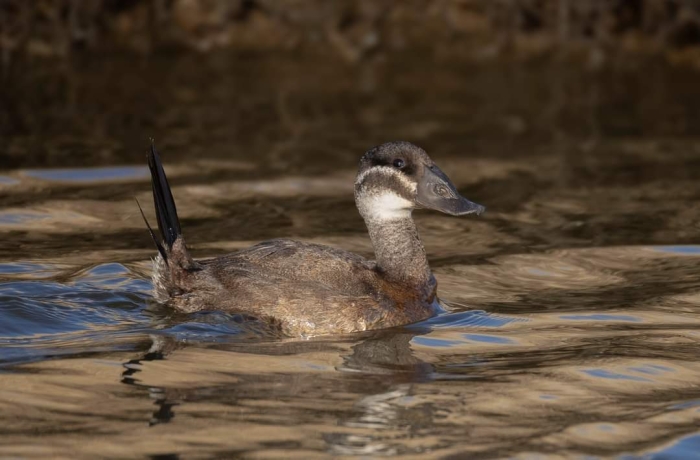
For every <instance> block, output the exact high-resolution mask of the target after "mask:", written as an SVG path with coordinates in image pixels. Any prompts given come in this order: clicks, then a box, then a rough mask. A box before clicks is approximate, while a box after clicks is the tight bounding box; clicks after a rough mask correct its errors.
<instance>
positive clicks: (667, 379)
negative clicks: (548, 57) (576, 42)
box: [0, 55, 700, 459]
mask: <svg viewBox="0 0 700 460" xmlns="http://www.w3.org/2000/svg"><path fill="white" fill-rule="evenodd" d="M410 62H415V60H414V59H413V57H411V60H405V59H404V60H402V59H398V58H396V59H389V60H381V59H379V60H376V61H373V62H370V63H368V64H367V65H366V66H364V67H361V68H356V67H353V68H347V67H342V65H341V64H338V63H335V64H333V65H329V64H328V63H326V62H325V61H321V62H319V61H313V60H312V59H311V58H309V59H307V60H291V59H288V58H284V57H275V58H270V59H255V58H252V57H234V56H223V55H219V56H217V55H212V56H209V57H196V56H195V57H193V56H180V55H173V56H166V57H156V58H152V59H149V60H145V61H141V62H136V63H134V62H133V60H130V59H127V58H121V57H117V56H115V57H105V58H101V59H95V60H92V61H90V62H70V63H68V64H63V65H61V66H42V65H35V66H32V67H31V68H30V70H29V71H25V72H23V73H21V74H20V73H19V72H18V73H17V75H13V74H11V75H9V77H7V78H9V82H10V83H8V84H6V85H5V86H4V87H3V93H2V100H3V101H4V102H5V107H6V110H5V112H4V114H3V117H4V118H3V121H4V122H3V130H4V131H3V133H4V134H3V137H2V140H1V141H0V142H2V145H1V148H2V150H1V151H0V154H2V160H3V169H2V171H0V233H1V236H0V237H1V238H2V244H0V346H1V348H0V426H2V427H3V429H2V430H1V431H0V454H2V456H7V457H18V458H46V457H70V458H95V457H108V458H125V457H152V458H177V457H178V456H180V457H182V458H193V457H194V458H202V457H234V456H240V457H245V458H271V457H282V458H292V457H297V458H315V457H326V456H331V455H337V456H343V455H359V456H364V457H374V456H387V455H388V456H392V455H403V456H407V457H409V458H410V457H413V458H464V457H465V456H468V457H471V458H504V457H509V458H549V457H551V458H571V457H573V458H596V457H617V458H621V459H638V458H644V459H647V458H648V459H657V458H658V459H661V458H699V455H698V452H699V451H700V447H699V446H700V430H699V429H698V426H699V423H700V388H699V387H698V385H697V382H698V381H700V364H698V362H697V356H698V349H699V348H698V346H699V345H700V332H699V331H700V327H699V326H700V280H699V277H698V275H699V274H700V268H699V267H700V246H696V245H694V243H697V242H699V241H700V238H698V235H699V234H700V230H698V219H699V217H698V216H700V207H699V206H698V203H699V202H700V200H699V198H700V194H698V191H697V190H698V189H697V183H698V179H700V172H699V171H700V169H698V168H697V165H698V164H700V148H699V146H700V142H698V138H697V131H696V127H697V126H698V124H697V122H698V119H699V117H698V107H700V104H699V102H700V101H699V100H698V98H699V97H700V96H698V93H697V91H695V90H694V89H695V88H696V82H697V73H696V72H695V71H693V70H688V69H679V68H673V67H669V66H665V65H661V64H660V63H643V62H641V63H636V64H633V63H627V64H625V63H624V62H621V63H620V64H616V67H615V68H612V69H608V70H591V69H588V70H586V69H581V68H574V67H572V66H569V65H561V64H542V63H527V64H517V63H483V64H480V65H476V66H475V65H470V64H459V63H455V62H443V61H441V60H440V59H438V58H432V57H426V60H425V62H426V63H427V64H426V65H421V66H420V67H416V66H412V65H410V64H409V63H410ZM310 70H313V71H310ZM114 75H119V76H120V78H113V76H114ZM19 76H21V78H19ZM149 136H153V137H155V138H156V139H157V141H158V144H159V146H160V148H161V150H162V152H163V158H164V161H165V163H166V169H167V170H168V173H169V175H170V176H171V182H172V183H173V189H174V194H175V197H176V200H177V203H178V209H179V211H180V215H181V217H182V219H183V228H184V231H185V234H186V236H187V238H188V242H189V243H190V244H191V246H192V247H193V250H194V253H195V254H196V255H197V256H202V257H203V256H209V255H213V254H218V253H221V252H225V251H231V250H235V249H236V248H240V247H245V246H247V245H249V244H252V243H254V242H256V241H260V240H262V239H266V238H270V237H294V238H300V239H305V240H309V241H317V242H323V243H327V244H333V245H337V246H340V247H343V248H345V249H348V250H352V251H356V252H358V253H360V254H363V255H365V256H371V246H370V243H369V240H368V238H367V236H366V233H365V229H364V226H363V223H362V221H361V219H360V217H359V216H358V215H357V212H356V211H355V210H354V204H353V202H352V179H353V175H354V168H355V166H356V163H357V160H358V158H359V156H360V155H361V154H362V152H363V151H364V149H366V148H367V147H369V146H371V145H373V144H376V143H378V142H381V141H384V140H389V139H406V140H411V141H414V142H416V143H418V144H420V145H422V146H424V147H425V148H426V149H427V150H428V151H429V153H430V154H431V155H432V156H433V158H434V159H435V160H436V161H437V162H438V164H439V165H440V166H441V168H442V169H443V170H445V171H446V172H447V173H448V174H449V175H450V177H452V178H453V179H454V181H455V183H457V184H458V186H459V188H460V191H461V192H462V193H463V194H464V195H465V196H467V197H468V198H470V199H473V200H475V201H477V202H479V203H483V204H485V205H487V207H488V211H487V213H486V214H485V215H483V216H482V217H479V218H476V217H469V218H459V219H458V218H451V217H447V216H442V215H437V214H435V213H428V212H420V213H417V214H416V220H417V223H418V226H419V228H420V231H421V235H422V237H423V240H424V243H425V245H426V247H427V250H428V253H429V256H430V260H431V265H432V267H433V269H434V271H435V273H436V276H437V278H438V282H439V292H440V295H441V298H442V300H443V302H444V304H445V307H446V309H447V310H448V311H447V313H446V314H444V315H442V316H439V317H436V318H433V319H430V320H428V321H425V322H423V323H419V324H414V325H410V326H407V327H404V328H398V329H393V330H387V331H375V332H370V333H363V334H356V335H348V336H340V337H318V338H313V339H310V340H297V339H285V340H279V339H271V338H268V337H265V336H264V335H261V334H259V333H257V332H256V331H251V330H249V329H246V328H245V327H242V326H241V323H240V318H238V317H236V316H235V315H226V314H221V313H200V314H198V315H194V316H187V315H179V314H175V313H173V312H172V311H168V310H167V309H164V308H162V307H159V306H158V305H155V304H153V303H152V302H151V301H150V294H149V289H150V284H149V273H150V262H149V258H150V257H152V256H153V255H154V254H155V250H154V249H153V248H152V244H151V242H150V240H149V237H148V234H147V233H146V231H145V230H144V226H143V223H142V221H141V217H140V215H139V213H138V208H137V207H136V204H135V202H134V198H137V199H138V200H139V201H140V202H141V203H142V204H143V205H144V208H145V209H146V211H147V213H148V214H149V215H152V212H151V205H150V203H151V202H150V197H149V194H150V186H149V183H148V179H147V176H146V170H145V169H144V167H143V160H144V156H145V149H146V148H147V145H148V141H147V139H148V137H149Z"/></svg>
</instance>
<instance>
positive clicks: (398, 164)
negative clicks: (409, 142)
mask: <svg viewBox="0 0 700 460" xmlns="http://www.w3.org/2000/svg"><path fill="white" fill-rule="evenodd" d="M404 166H406V163H405V162H404V161H403V160H402V159H401V158H397V159H395V160H394V167H395V168H399V169H401V168H403V167H404Z"/></svg>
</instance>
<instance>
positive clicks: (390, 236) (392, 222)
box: [365, 211, 432, 286]
mask: <svg viewBox="0 0 700 460" xmlns="http://www.w3.org/2000/svg"><path fill="white" fill-rule="evenodd" d="M372 217H373V216H371V217H365V224H366V225H367V229H368V230H369V237H370V238H371V239H372V246H374V253H375V256H376V260H377V269H378V270H379V271H380V272H381V273H382V274H383V275H384V276H385V277H386V278H387V279H389V280H391V281H396V282H401V283H406V284H411V285H420V286H424V285H426V284H427V283H430V280H431V278H432V273H431V272H430V267H429V266H428V259H427V257H426V256H425V249H424V248H423V243H422V242H421V240H420V237H419V236H418V229H417V228H416V224H415V223H414V222H413V219H412V218H411V213H410V211H406V212H405V213H404V215H402V216H400V217H394V218H391V219H378V218H372Z"/></svg>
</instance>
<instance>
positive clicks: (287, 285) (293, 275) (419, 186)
mask: <svg viewBox="0 0 700 460" xmlns="http://www.w3.org/2000/svg"><path fill="white" fill-rule="evenodd" d="M148 162H149V167H150V169H151V177H152V184H153V196H154V202H155V206H156V214H157V217H158V228H159V232H160V236H161V238H162V241H158V239H157V238H156V237H155V235H154V234H153V232H151V234H152V235H153V237H154V240H155V242H156V246H157V247H158V250H159V255H158V256H157V258H156V260H155V263H154V272H153V285H154V296H155V298H156V299H157V300H158V301H159V302H163V303H167V304H168V305H170V306H172V307H173V308H175V309H177V310H180V311H183V312H195V311H201V310H222V311H230V312H236V313H243V314H246V315H249V316H253V317H256V318H258V319H260V320H263V321H266V322H269V324H271V325H273V326H274V327H275V328H278V329H279V330H280V331H281V332H283V333H284V334H287V335H292V336H311V335H322V334H336V333H348V332H356V331H365V330H370V329H380V328H386V327H392V326H399V325H404V324H409V323H414V322H416V321H421V320H423V319H426V318H429V317H431V316H433V315H434V314H435V312H436V309H437V299H436V289H437V283H436V281H435V278H434V277H433V275H432V273H431V272H430V267H429V266H428V261H427V259H426V256H425V250H424V248H423V245H422V243H421V241H420V238H419V236H418V231H417V229H416V227H415V224H414V223H413V219H412V218H411V211H412V210H413V209H415V208H429V209H435V210H438V211H441V212H445V213H448V214H451V215H463V214H469V213H477V214H478V213H481V212H482V211H483V209H484V208H483V207H482V206H480V205H477V204H475V203H472V202H470V201H468V200H467V199H465V198H464V197H462V196H460V195H459V193H458V192H457V190H456V188H455V186H454V185H453V184H452V182H450V180H449V179H448V178H447V176H445V174H444V173H443V172H442V171H440V169H439V168H438V167H437V166H435V164H434V163H433V161H432V160H431V159H430V157H428V155H427V154H426V153H425V152H424V151H423V150H422V149H420V148H419V147H417V146H415V145H413V144H410V143H408V142H391V143H387V144H383V145H380V146H378V147H375V148H373V149H371V150H369V151H368V152H367V153H366V154H365V155H364V156H363V157H362V160H361V161H360V167H359V171H358V174H357V179H356V182H355V202H356V204H357V207H358V209H359V211H360V214H361V215H362V217H363V218H364V220H365V223H366V224H367V228H368V230H369V234H370V238H371V239H372V244H373V246H374V250H375V254H376V261H370V260H366V259H364V258H362V257H360V256H358V255H356V254H353V253H350V252H347V251H343V250H341V249H337V248H333V247H329V246H322V245H318V244H311V243H304V242H298V241H292V240H271V241H266V242H263V243H260V244H257V245H255V246H252V247H250V248H248V249H244V250H242V251H239V252H235V253H232V254H227V255H224V256H221V257H216V258H213V259H208V260H200V261H195V260H193V259H192V258H191V257H190V255H189V252H188V250H187V247H186V245H185V240H184V238H183V236H182V232H181V230H180V223H179V220H178V218H177V210H176V208H175V202H174V200H173V198H172V194H171V193H170V187H169V185H168V182H167V179H166V177H165V172H164V171H163V167H162V165H161V162H160V158H159V156H158V153H157V152H156V150H155V148H154V147H152V148H151V152H150V154H149V156H148ZM149 230H150V227H149Z"/></svg>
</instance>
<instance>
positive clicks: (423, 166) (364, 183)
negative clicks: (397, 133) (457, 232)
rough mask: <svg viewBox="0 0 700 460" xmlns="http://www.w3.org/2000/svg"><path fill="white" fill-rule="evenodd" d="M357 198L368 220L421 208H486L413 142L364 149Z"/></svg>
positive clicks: (458, 212) (458, 211) (460, 211)
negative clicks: (459, 188)
mask: <svg viewBox="0 0 700 460" xmlns="http://www.w3.org/2000/svg"><path fill="white" fill-rule="evenodd" d="M355 201H356V203H357V207H358V209H359V210H360V214H362V216H363V217H364V218H365V220H367V219H369V220H396V219H401V218H405V217H410V214H411V211H412V210H413V209H421V208H423V209H432V210H435V211H440V212H442V213H445V214H449V215H451V216H463V215H465V214H481V213H482V212H484V210H485V208H484V207H483V206H481V205H479V204H476V203H473V202H471V201H469V200H468V199H466V198H464V197H463V196H462V195H460V194H459V192H458V191H457V188H456V187H455V185H454V184H453V183H452V181H451V180H450V179H449V178H448V177H447V175H446V174H445V173H444V172H442V171H441V170H440V168H438V167H437V165H436V164H435V163H434V162H433V160H431V159H430V157H429V156H428V154H427V153H425V151H424V150H423V149H421V148H420V147H418V146H416V145H413V144H411V143H410V142H387V143H386V144H382V145H380V146H377V147H374V148H372V149H370V150H369V151H368V152H367V153H365V155H364V156H363V157H362V159H361V160H360V167H359V170H358V173H357V178H356V180H355Z"/></svg>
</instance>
